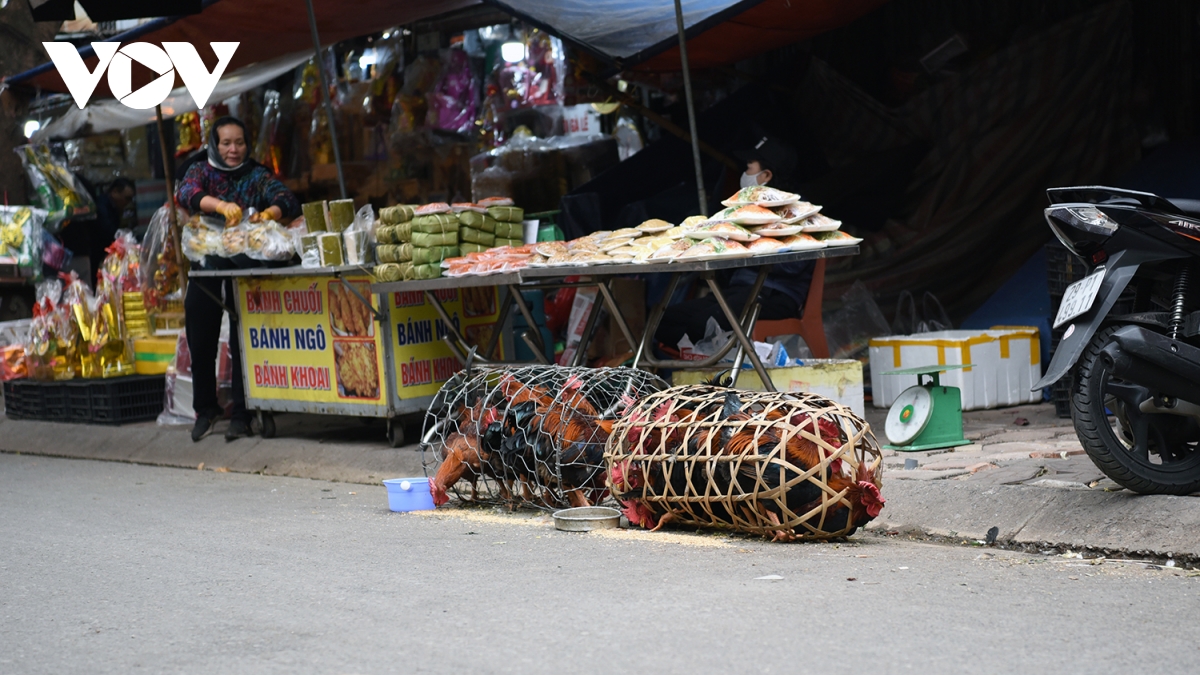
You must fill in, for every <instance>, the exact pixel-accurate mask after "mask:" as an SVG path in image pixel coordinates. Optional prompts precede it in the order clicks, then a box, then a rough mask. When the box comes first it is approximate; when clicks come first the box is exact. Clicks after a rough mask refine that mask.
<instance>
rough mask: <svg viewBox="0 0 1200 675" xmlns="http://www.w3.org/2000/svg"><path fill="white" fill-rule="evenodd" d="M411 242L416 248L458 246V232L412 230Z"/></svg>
mask: <svg viewBox="0 0 1200 675" xmlns="http://www.w3.org/2000/svg"><path fill="white" fill-rule="evenodd" d="M468 229H469V228H468ZM412 244H413V246H415V247H417V248H430V247H432V246H458V232H413V233H412Z"/></svg>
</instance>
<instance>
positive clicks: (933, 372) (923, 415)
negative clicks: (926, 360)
mask: <svg viewBox="0 0 1200 675" xmlns="http://www.w3.org/2000/svg"><path fill="white" fill-rule="evenodd" d="M971 365H972V364H970V363H967V364H963V365H954V366H949V365H947V366H919V367H916V368H905V369H903V370H893V371H890V372H887V373H884V375H916V376H917V386H915V387H909V388H908V389H905V390H904V391H902V392H900V395H899V396H897V397H896V401H895V403H892V407H891V409H890V410H888V416H887V422H886V423H884V425H883V431H884V433H885V434H886V435H887V438H888V440H889V441H891V442H892V445H885V446H883V447H885V448H887V449H889V450H898V451H900V452H917V451H920V450H936V449H938V448H953V447H957V446H959V445H969V444H970V441H968V440H967V439H965V438H963V420H962V392H961V391H959V389H958V387H943V386H942V385H941V383H940V382H939V381H938V373H943V372H945V371H947V370H957V369H959V368H970V367H971ZM925 376H928V377H929V381H928V382H922V381H921V380H922V379H923V378H924V377H925Z"/></svg>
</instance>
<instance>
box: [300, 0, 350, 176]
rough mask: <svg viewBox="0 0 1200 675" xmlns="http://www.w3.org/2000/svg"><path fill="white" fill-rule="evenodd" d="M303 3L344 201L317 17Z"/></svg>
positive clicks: (340, 158)
mask: <svg viewBox="0 0 1200 675" xmlns="http://www.w3.org/2000/svg"><path fill="white" fill-rule="evenodd" d="M304 2H305V3H306V4H307V5H308V27H309V31H310V32H311V33H312V42H313V58H315V59H316V61H317V76H318V78H319V79H320V82H321V99H322V100H323V101H324V102H325V116H326V117H328V118H329V140H330V141H332V143H333V162H334V165H335V166H336V167H337V177H338V188H339V189H340V190H341V193H342V199H345V198H346V177H345V175H344V174H343V173H342V153H341V152H339V151H338V137H337V125H335V124H334V123H333V101H331V100H330V98H329V83H328V82H326V81H325V64H324V63H323V62H322V61H321V38H320V36H319V35H318V34H317V15H316V12H314V11H313V4H312V0H304ZM314 113H315V111H314Z"/></svg>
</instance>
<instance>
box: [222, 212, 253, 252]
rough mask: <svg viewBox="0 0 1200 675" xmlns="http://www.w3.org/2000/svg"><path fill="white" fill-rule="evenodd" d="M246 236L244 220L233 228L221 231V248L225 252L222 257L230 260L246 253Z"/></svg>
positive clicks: (247, 228)
mask: <svg viewBox="0 0 1200 675" xmlns="http://www.w3.org/2000/svg"><path fill="white" fill-rule="evenodd" d="M248 236H249V227H248V223H247V221H245V220H243V221H242V222H240V223H238V224H237V225H234V226H233V227H227V228H225V229H224V230H221V247H222V248H223V249H224V250H225V252H224V257H226V258H232V257H233V256H235V255H240V254H243V253H246V249H247V242H246V239H247V237H248Z"/></svg>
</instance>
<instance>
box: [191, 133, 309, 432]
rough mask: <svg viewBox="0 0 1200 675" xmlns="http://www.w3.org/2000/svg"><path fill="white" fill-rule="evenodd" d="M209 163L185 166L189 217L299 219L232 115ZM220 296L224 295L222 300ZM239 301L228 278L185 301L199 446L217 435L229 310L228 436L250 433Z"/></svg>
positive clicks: (206, 282)
mask: <svg viewBox="0 0 1200 675" xmlns="http://www.w3.org/2000/svg"><path fill="white" fill-rule="evenodd" d="M207 154H208V157H207V161H198V162H195V163H194V164H192V165H191V166H190V167H188V170H187V173H186V174H184V177H183V180H182V181H181V182H180V184H179V188H178V190H177V191H176V193H175V197H176V199H177V200H178V201H179V203H180V204H183V205H184V206H185V207H186V208H188V209H189V210H190V211H191V212H192V213H216V214H220V215H221V216H223V217H224V218H225V223H226V225H236V224H238V223H239V222H241V221H242V216H243V213H244V212H246V211H247V210H249V209H255V210H256V211H257V212H258V215H257V216H256V218H255V219H258V218H270V219H272V220H281V219H283V218H295V217H296V216H298V215H300V203H299V201H297V200H296V196H295V195H294V194H292V192H291V191H290V190H288V189H287V188H286V187H284V185H283V183H281V182H279V180H278V179H277V178H275V176H274V175H273V174H272V173H271V172H270V171H268V170H267V169H266V168H265V167H263V166H262V165H260V164H259V163H258V162H255V161H254V160H253V159H250V157H249V149H248V148H247V147H246V126H245V125H244V124H242V122H241V121H240V120H238V119H237V118H235V117H222V118H220V119H218V120H217V121H215V122H213V125H212V130H211V131H210V133H209V137H208V145H207ZM228 266H229V262H228V261H227V260H224V259H221V258H215V257H214V256H209V257H208V258H206V259H205V261H204V263H203V264H202V265H201V269H222V268H224V267H228ZM217 298H221V299H222V300H221V301H218V300H217ZM236 302H237V298H236V296H235V295H234V284H233V280H232V279H230V278H226V279H223V280H222V279H214V278H203V277H201V278H195V279H192V280H191V282H190V283H189V284H188V290H187V297H185V298H184V301H183V303H184V310H185V312H186V316H187V318H186V324H185V330H186V332H187V341H188V348H189V349H190V350H191V353H192V386H193V389H194V391H193V395H192V396H193V406H192V407H193V408H194V409H195V411H196V424H195V425H194V426H193V427H192V440H193V441H199V440H200V439H201V438H204V437H205V436H207V435H208V434H209V433H211V432H212V429H213V423H214V422H215V421H216V420H217V419H218V418H219V417H220V416H221V413H222V410H221V407H220V405H218V403H217V375H216V372H217V353H218V348H219V343H220V336H221V315H222V313H224V312H225V311H229V312H230V316H229V318H230V327H229V352H230V356H231V357H232V360H233V419H232V420H230V423H229V429H228V430H227V431H226V432H225V440H226V441H232V440H234V439H236V438H242V437H245V436H249V435H250V434H251V429H250V414H249V412H248V411H247V410H246V388H245V380H244V379H243V377H242V358H241V349H240V335H239V329H238V324H237V313H236V311H234V310H235V307H236V304H235V303H236Z"/></svg>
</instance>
